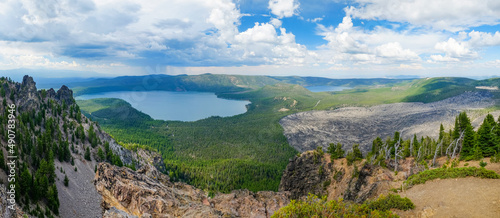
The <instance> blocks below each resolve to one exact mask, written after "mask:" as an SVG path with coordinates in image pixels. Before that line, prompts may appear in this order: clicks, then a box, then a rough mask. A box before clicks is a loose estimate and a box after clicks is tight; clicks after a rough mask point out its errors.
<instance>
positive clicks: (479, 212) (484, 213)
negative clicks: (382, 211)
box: [399, 177, 500, 218]
mask: <svg viewBox="0 0 500 218" xmlns="http://www.w3.org/2000/svg"><path fill="white" fill-rule="evenodd" d="M400 195H401V197H408V198H410V199H411V200H412V202H413V203H414V204H415V206H416V207H415V209H414V210H412V211H408V212H399V214H400V215H401V217H457V218H458V217H478V218H479V217H500V180H498V179H480V178H473V177H469V178H459V179H443V180H434V181H429V182H426V183H425V184H420V185H416V186H414V187H412V188H411V189H409V190H407V191H405V192H402V193H400Z"/></svg>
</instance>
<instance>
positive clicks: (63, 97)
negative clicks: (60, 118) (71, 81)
mask: <svg viewBox="0 0 500 218" xmlns="http://www.w3.org/2000/svg"><path fill="white" fill-rule="evenodd" d="M56 99H58V100H59V101H60V102H66V104H72V103H73V102H74V101H75V100H74V99H73V90H71V89H69V88H68V87H67V86H65V85H63V86H61V88H60V89H59V90H57V93H56Z"/></svg>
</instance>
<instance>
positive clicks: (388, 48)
mask: <svg viewBox="0 0 500 218" xmlns="http://www.w3.org/2000/svg"><path fill="white" fill-rule="evenodd" d="M375 54H377V56H379V57H383V58H388V59H393V60H399V61H407V60H418V59H420V57H419V56H418V55H417V53H415V52H413V51H411V50H410V49H403V48H402V47H401V45H400V44H399V42H391V43H387V44H383V45H380V46H377V47H376V48H375Z"/></svg>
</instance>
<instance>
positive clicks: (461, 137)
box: [451, 130, 465, 159]
mask: <svg viewBox="0 0 500 218" xmlns="http://www.w3.org/2000/svg"><path fill="white" fill-rule="evenodd" d="M464 133H465V130H464V131H462V133H461V134H460V137H458V139H457V143H456V144H455V148H454V149H453V155H451V159H454V158H455V153H456V151H457V148H458V147H459V146H460V151H461V150H462V144H463V137H464ZM459 142H460V143H459Z"/></svg>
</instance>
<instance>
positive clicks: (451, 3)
mask: <svg viewBox="0 0 500 218" xmlns="http://www.w3.org/2000/svg"><path fill="white" fill-rule="evenodd" d="M355 2H357V3H358V4H359V6H356V7H349V8H348V9H347V11H348V13H349V14H350V15H352V16H353V17H355V18H361V19H366V20H388V21H393V22H403V23H405V22H407V23H410V24H412V25H416V26H428V27H431V28H434V29H438V30H450V31H459V30H463V29H467V28H468V27H476V26H481V25H496V24H498V23H500V2H499V1H497V0H483V1H476V0H461V1H455V0H419V1H400V0H355Z"/></svg>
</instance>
